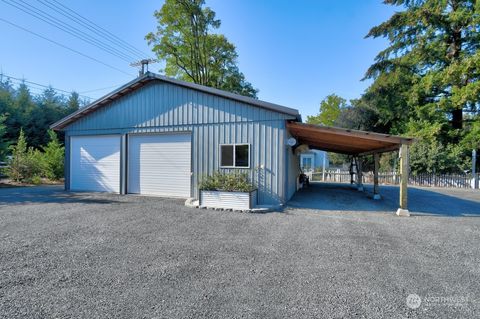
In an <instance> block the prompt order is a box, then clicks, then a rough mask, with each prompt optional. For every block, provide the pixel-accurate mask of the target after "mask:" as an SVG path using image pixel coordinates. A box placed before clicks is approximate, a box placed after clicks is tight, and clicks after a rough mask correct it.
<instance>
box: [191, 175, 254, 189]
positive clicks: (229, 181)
mask: <svg viewBox="0 0 480 319" xmlns="http://www.w3.org/2000/svg"><path fill="white" fill-rule="evenodd" d="M199 188H200V190H205V191H226V192H251V191H252V190H254V189H256V187H255V186H254V185H253V184H252V183H251V182H250V179H249V178H248V175H247V173H237V172H232V173H220V172H215V173H213V174H212V175H209V176H205V177H204V178H202V180H201V182H200V185H199Z"/></svg>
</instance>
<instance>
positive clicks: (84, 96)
mask: <svg viewBox="0 0 480 319" xmlns="http://www.w3.org/2000/svg"><path fill="white" fill-rule="evenodd" d="M3 77H6V78H7V79H10V80H15V81H17V82H20V83H28V84H31V85H36V86H40V87H42V88H45V89H53V90H55V91H58V92H62V93H67V94H71V93H72V92H74V91H67V90H62V89H57V88H54V87H53V86H51V85H44V84H40V83H37V82H32V81H27V80H25V79H20V78H17V77H14V76H11V75H7V74H5V73H3V72H2V73H0V80H1V79H2V78H3ZM77 93H78V92H77ZM78 96H80V97H83V98H87V99H90V100H93V98H91V97H90V96H86V95H82V94H78Z"/></svg>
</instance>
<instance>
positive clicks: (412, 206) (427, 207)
mask: <svg viewBox="0 0 480 319" xmlns="http://www.w3.org/2000/svg"><path fill="white" fill-rule="evenodd" d="M372 193H373V186H372V185H365V191H364V192H359V191H357V189H356V188H355V187H353V186H352V185H350V184H339V183H322V182H313V183H310V186H309V187H308V188H306V189H301V190H300V191H298V192H297V193H296V194H295V195H294V196H293V198H292V199H291V200H290V201H289V202H288V204H287V206H288V207H291V208H300V209H302V208H304V209H313V210H318V211H345V212H362V211H363V212H365V211H367V212H382V213H393V212H395V211H396V210H397V208H398V201H399V188H398V186H380V194H381V196H382V199H381V200H373V199H372ZM408 208H409V210H410V213H411V214H412V215H435V216H447V217H460V216H461V217H480V191H478V190H469V189H428V188H419V187H409V189H408Z"/></svg>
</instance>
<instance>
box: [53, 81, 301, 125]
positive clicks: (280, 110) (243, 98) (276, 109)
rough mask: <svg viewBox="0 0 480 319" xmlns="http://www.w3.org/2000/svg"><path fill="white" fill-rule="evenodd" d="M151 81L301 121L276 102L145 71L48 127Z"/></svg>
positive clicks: (76, 116) (288, 109) (69, 120)
mask: <svg viewBox="0 0 480 319" xmlns="http://www.w3.org/2000/svg"><path fill="white" fill-rule="evenodd" d="M152 81H160V82H166V83H171V84H174V85H178V86H182V87H186V88H189V89H193V90H196V91H200V92H205V93H209V94H213V95H217V96H220V97H224V98H226V99H230V100H235V101H239V102H243V103H246V104H250V105H254V106H257V107H260V108H264V109H267V110H271V111H274V112H278V113H283V114H287V115H291V116H294V117H295V118H296V119H297V120H298V121H301V117H300V113H299V112H298V110H296V109H292V108H289V107H286V106H282V105H278V104H273V103H269V102H265V101H261V100H257V99H254V98H251V97H247V96H243V95H239V94H234V93H230V92H226V91H222V90H219V89H215V88H211V87H208V86H204V85H199V84H195V83H190V82H185V81H180V80H176V79H172V78H169V77H166V76H163V75H159V74H155V73H151V72H147V73H145V74H144V75H143V76H141V77H138V78H136V79H135V80H133V81H130V82H128V83H127V84H125V85H123V86H121V87H120V88H118V89H116V90H114V91H113V92H111V93H109V94H107V95H105V96H103V97H101V98H99V99H98V100H96V101H94V102H92V103H90V104H89V105H87V106H86V107H83V108H81V109H79V110H78V111H76V112H74V113H72V114H70V115H68V116H66V117H64V118H63V119H61V120H59V121H57V122H55V123H53V124H52V125H51V126H50V128H52V129H54V130H61V129H63V128H65V127H66V126H67V125H69V124H71V123H73V122H75V121H76V120H78V119H80V118H82V117H84V116H86V115H87V114H90V113H92V112H94V111H95V110H97V109H98V108H101V107H102V106H105V105H107V104H108V103H110V102H112V101H114V100H116V99H118V98H120V97H121V96H124V95H125V94H127V93H129V92H132V91H134V90H136V89H138V88H140V87H142V86H144V85H146V84H148V83H150V82H152Z"/></svg>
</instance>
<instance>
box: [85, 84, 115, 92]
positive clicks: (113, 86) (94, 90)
mask: <svg viewBox="0 0 480 319" xmlns="http://www.w3.org/2000/svg"><path fill="white" fill-rule="evenodd" d="M122 84H123V83H122ZM122 84H117V85H112V86H107V87H104V88H100V89H93V90H88V91H82V92H78V93H91V92H97V91H103V90H107V89H113V88H117V87H119V86H120V85H122Z"/></svg>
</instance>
